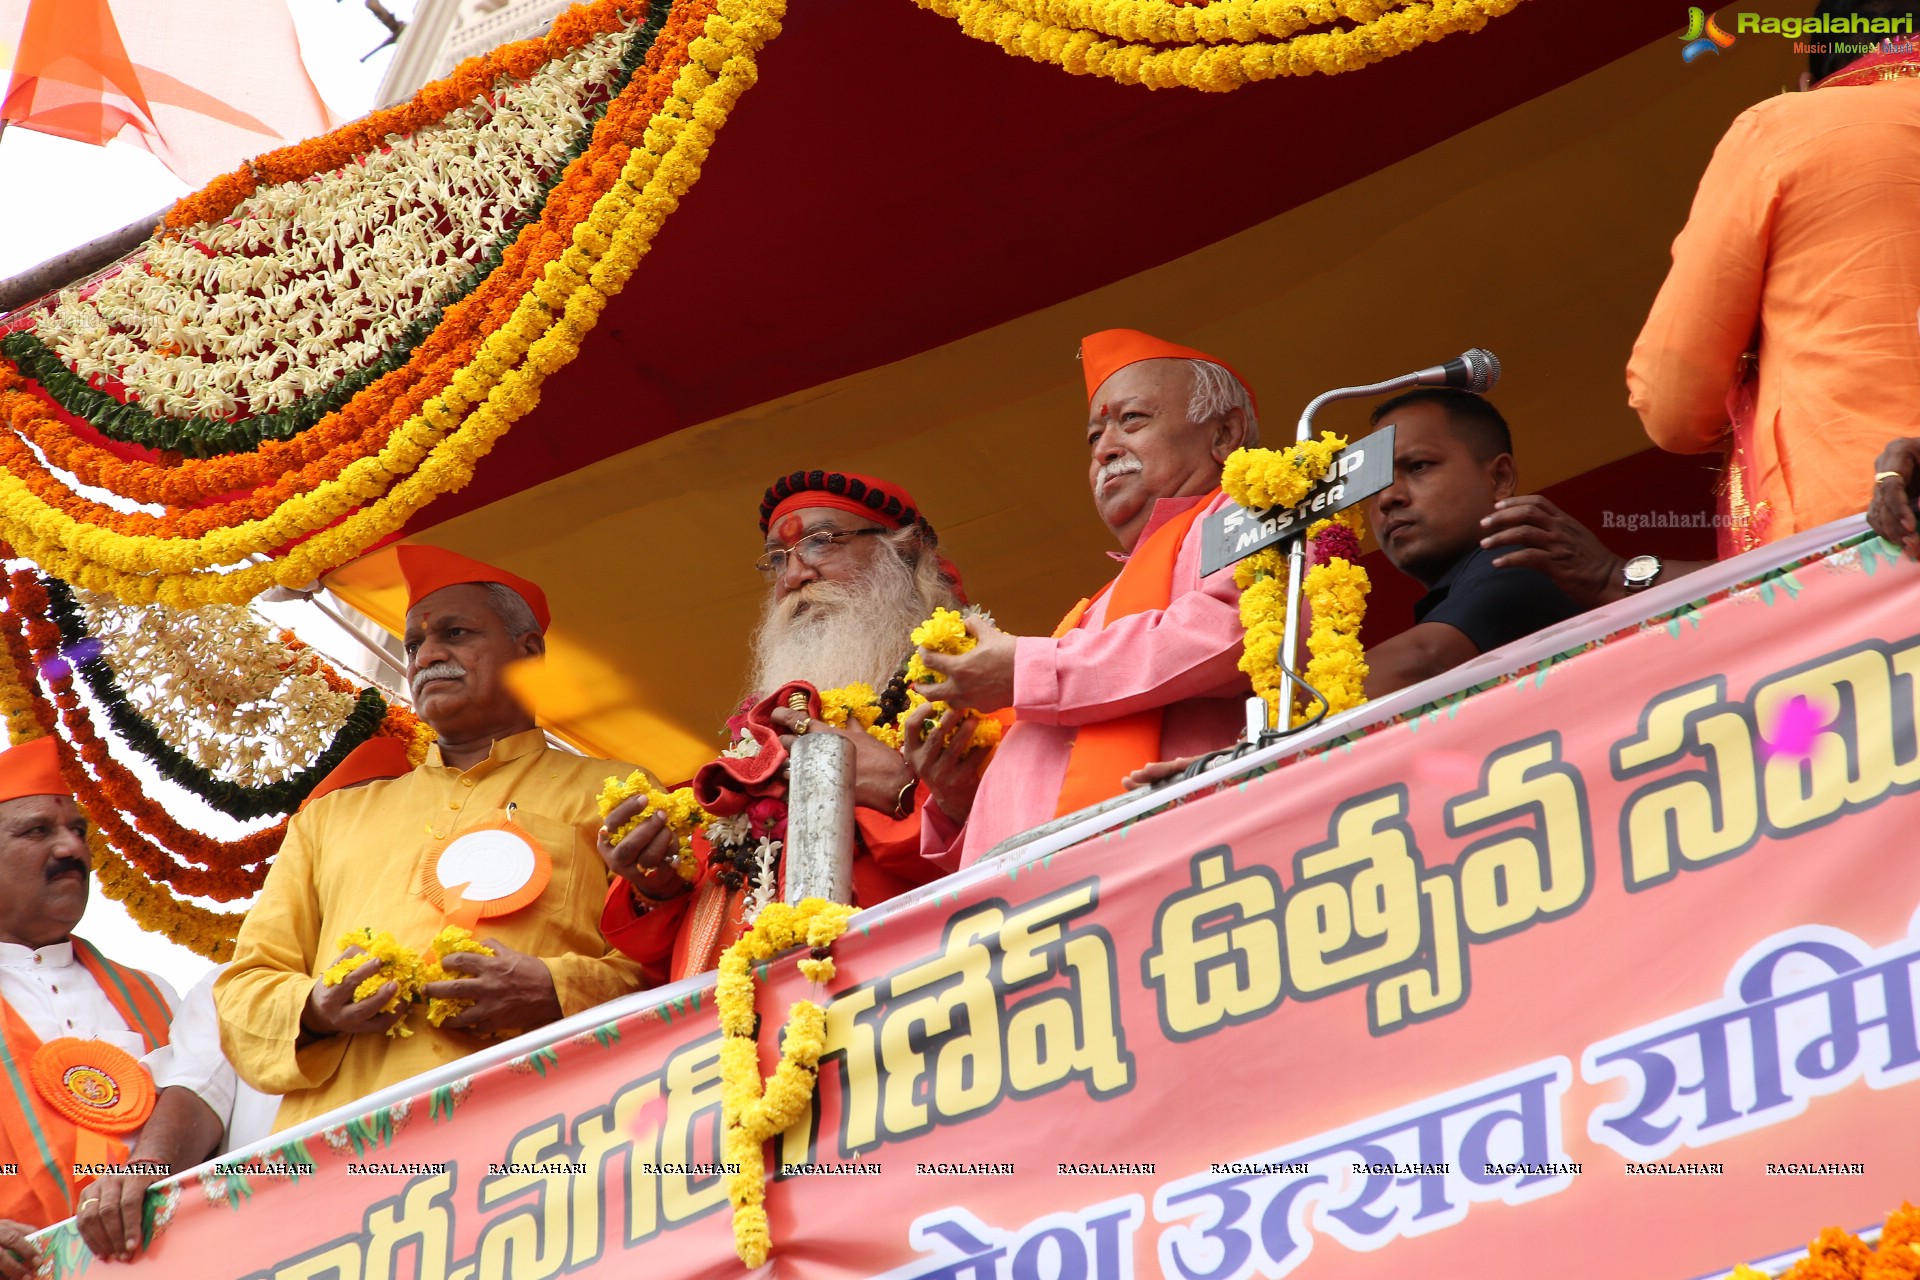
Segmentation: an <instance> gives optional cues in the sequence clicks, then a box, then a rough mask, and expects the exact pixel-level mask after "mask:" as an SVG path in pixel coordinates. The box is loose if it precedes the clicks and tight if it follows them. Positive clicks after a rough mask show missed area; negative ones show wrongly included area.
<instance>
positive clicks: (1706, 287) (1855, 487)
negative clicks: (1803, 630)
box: [1627, 3, 1920, 551]
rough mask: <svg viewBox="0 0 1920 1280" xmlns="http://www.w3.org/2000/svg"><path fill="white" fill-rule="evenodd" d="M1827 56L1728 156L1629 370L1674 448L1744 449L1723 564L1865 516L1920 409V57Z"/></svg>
mask: <svg viewBox="0 0 1920 1280" xmlns="http://www.w3.org/2000/svg"><path fill="white" fill-rule="evenodd" d="M1898 8H1900V9H1902V10H1906V11H1910V10H1911V9H1912V8H1913V6H1911V5H1907V6H1899V7H1898ZM1824 9H1825V11H1828V12H1832V13H1835V14H1840V15H1843V16H1844V15H1846V14H1849V13H1850V12H1851V11H1853V10H1854V9H1860V10H1861V11H1862V12H1863V13H1865V12H1867V8H1866V6H1865V5H1863V4H1858V3H1829V4H1827V5H1825V6H1824ZM1872 12H1873V13H1874V14H1879V15H1884V14H1885V13H1887V12H1889V10H1888V9H1887V8H1886V7H1885V6H1884V5H1883V6H1881V7H1879V8H1875V9H1873V10H1872ZM1835 43H1840V42H1835ZM1815 59H1816V62H1817V63H1823V64H1824V63H1825V60H1828V59H1832V60H1834V61H1838V62H1840V63H1841V64H1842V65H1841V66H1839V68H1838V69H1832V67H1831V66H1830V65H1816V67H1815V69H1814V74H1817V75H1820V76H1821V77H1822V78H1821V79H1820V80H1819V83H1818V84H1817V85H1816V86H1815V87H1814V88H1813V90H1812V91H1811V92H1807V93H1788V94H1779V95H1776V96H1774V97H1771V98H1768V99H1767V100H1766V101H1764V102H1762V103H1760V104H1759V105H1757V106H1754V107H1751V108H1749V109H1748V110H1747V111H1746V112H1745V113H1744V114H1742V115H1741V116H1740V117H1739V119H1737V120H1735V121H1734V122H1733V126H1732V127H1731V128H1730V129H1728V130H1727V134H1726V136H1725V137H1724V138H1722V139H1721V140H1720V145H1719V147H1718V148H1716V149H1715V151H1714V154H1713V159H1712V161H1711V162H1710V163H1709V164H1708V165H1707V170H1706V172H1705V173H1704V174H1703V175H1702V176H1701V178H1700V188H1699V191H1698V193H1697V194H1696V195H1695V196H1694V201H1693V211H1692V213H1691V214H1690V215H1689V217H1688V219H1687V225H1686V227H1685V229H1684V230H1682V231H1681V232H1680V236H1679V238H1678V239H1677V240H1675V241H1674V244H1673V269H1672V270H1671V272H1670V273H1669V274H1668V276H1667V280H1666V283H1665V284H1664V285H1662V286H1661V289H1660V294H1659V297H1658V298H1656V299H1655V300H1654V304H1653V310H1652V313H1651V314H1650V315H1648V317H1647V323H1646V327H1645V328H1644V329H1642V330H1641V333H1640V338H1639V341H1638V342H1636V343H1635V344H1634V348H1633V358H1632V360H1631V362H1630V363H1629V364H1628V365H1627V387H1628V390H1629V393H1630V395H1629V402H1630V403H1631V404H1632V406H1633V408H1634V409H1635V410H1637V411H1638V412H1639V414H1640V420H1641V422H1642V423H1643V424H1645V426H1646V429H1647V434H1648V435H1649V436H1651V437H1652V438H1653V441H1654V443H1655V444H1658V445H1659V446H1660V447H1661V448H1663V449H1668V450H1671V451H1673V452H1675V453H1707V452H1711V451H1714V450H1717V449H1728V448H1730V449H1731V451H1732V464H1733V471H1732V473H1731V474H1730V476H1729V482H1730V485H1731V486H1732V492H1731V493H1730V499H1731V502H1732V509H1731V510H1730V512H1729V513H1728V514H1730V516H1731V517H1732V519H1733V521H1735V522H1736V527H1735V528H1734V529H1733V530H1732V532H1733V533H1734V534H1736V535H1741V534H1744V535H1745V536H1743V537H1740V536H1736V537H1735V538H1734V539H1732V540H1731V541H1728V540H1723V543H1722V546H1723V550H1724V551H1738V550H1745V549H1747V548H1749V547H1751V546H1756V545H1759V544H1760V543H1762V542H1769V541H1773V540H1775V539H1778V538H1784V537H1787V536H1788V535H1790V534H1793V533H1797V532H1799V531H1800V530H1802V529H1810V528H1813V527H1814V526H1816V525H1821V524H1825V523H1826V522H1827V521H1829V520H1836V519H1839V518H1840V517H1842V516H1849V515H1855V514H1857V513H1859V512H1861V511H1864V510H1865V509H1866V507H1867V500H1868V496H1869V489H1870V488H1871V486H1872V483H1873V480H1872V476H1873V467H1872V466H1871V465H1869V464H1870V463H1871V460H1872V459H1873V457H1874V455H1875V453H1876V452H1877V451H1878V450H1879V449H1880V447H1881V446H1882V445H1884V444H1885V443H1886V442H1887V440H1888V439H1889V438H1890V437H1893V436H1898V435H1904V434H1906V433H1907V432H1909V431H1911V430H1912V429H1913V423H1914V417H1913V414H1914V406H1915V405H1916V404H1920V324H1916V318H1920V78H1916V77H1920V56H1917V55H1915V54H1913V53H1896V52H1885V53H1875V54H1870V55H1867V56H1865V57H1863V58H1859V59H1857V60H1854V61H1851V62H1848V61H1847V60H1846V56H1845V55H1840V54H1837V53H1835V54H1826V55H1822V54H1816V55H1815ZM1745 353H1753V354H1754V355H1755V356H1756V357H1757V366H1756V367H1757V371H1758V373H1757V379H1755V380H1754V381H1752V382H1750V383H1743V384H1741V385H1736V383H1739V382H1740V379H1739V374H1740V371H1741V368H1742V364H1743V355H1744V354H1745ZM1730 419H1731V422H1730Z"/></svg>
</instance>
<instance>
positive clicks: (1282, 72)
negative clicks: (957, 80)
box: [915, 0, 1520, 93]
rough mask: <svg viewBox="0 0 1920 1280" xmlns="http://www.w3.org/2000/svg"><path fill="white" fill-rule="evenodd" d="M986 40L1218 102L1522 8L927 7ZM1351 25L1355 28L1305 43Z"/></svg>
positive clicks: (1107, 1) (1247, 1)
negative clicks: (1219, 97) (1221, 95)
mask: <svg viewBox="0 0 1920 1280" xmlns="http://www.w3.org/2000/svg"><path fill="white" fill-rule="evenodd" d="M915 3H916V4H918V5H919V6H920V7H921V8H923V9H930V10H932V11H933V12H935V13H937V14H940V15H941V16H943V17H947V18H952V19H953V20H954V21H956V22H958V23H959V24H960V29H961V30H962V31H964V32H966V33H967V34H968V35H970V36H972V37H973V38H974V39H976V40H985V41H987V42H988V43H990V44H997V45H999V46H1000V47H1001V48H1002V49H1004V50H1005V51H1006V52H1008V53H1010V54H1015V55H1017V56H1019V57H1023V58H1028V59H1031V60H1032V61H1034V62H1050V63H1053V64H1054V65H1056V66H1058V67H1061V68H1063V69H1064V70H1066V71H1068V72H1070V73H1072V74H1074V75H1096V76H1104V77H1106V78H1107V79H1109V80H1116V81H1118V82H1120V83H1121V84H1140V85H1145V86H1146V87H1147V88H1149V89H1167V88H1172V87H1175V86H1181V87H1184V88H1188V89H1200V90H1205V91H1208V92H1214V93H1218V92H1224V91H1226V90H1230V89H1238V88H1239V87H1240V86H1241V85H1243V84H1252V83H1254V82H1256V81H1261V80H1271V79H1274V78H1276V77H1280V76H1303V75H1313V74H1316V73H1317V74H1321V75H1337V74H1339V73H1340V72H1342V71H1355V70H1358V69H1359V68H1361V67H1365V66H1371V65H1372V64H1373V63H1376V62H1379V61H1381V60H1383V59H1385V58H1391V57H1393V56H1394V55H1396V54H1400V53H1405V52H1406V51H1407V50H1409V49H1413V48H1416V47H1418V46H1419V45H1422V44H1425V43H1428V42H1429V41H1434V40H1439V39H1441V38H1443V37H1445V36H1449V35H1452V34H1455V33H1456V32H1461V31H1478V30H1480V29H1481V28H1482V27H1484V26H1486V25H1487V22H1488V21H1489V20H1490V19H1493V18H1497V17H1500V16H1502V15H1504V14H1507V13H1510V12H1512V10H1513V9H1514V7H1515V6H1516V5H1518V4H1519V3H1520V0H1419V2H1416V3H1408V4H1404V5H1402V4H1398V3H1394V2H1393V0H1384V2H1373V0H1323V2H1315V0H1300V2H1296V3H1291V4H1286V3H1276V2H1275V0H1213V2H1212V3H1209V4H1195V5H1176V4H1171V3H1166V2H1164V0H915ZM1339 19H1346V20H1348V21H1351V22H1352V23H1353V24H1354V25H1353V26H1352V27H1335V28H1334V29H1333V30H1331V31H1325V32H1305V33H1304V34H1301V32H1302V29H1303V28H1305V27H1308V26H1321V25H1326V24H1329V23H1333V22H1335V21H1337V20H1339Z"/></svg>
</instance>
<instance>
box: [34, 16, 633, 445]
mask: <svg viewBox="0 0 1920 1280" xmlns="http://www.w3.org/2000/svg"><path fill="white" fill-rule="evenodd" d="M631 38H632V33H631V32H626V31H621V32H612V33H608V34H605V35H601V36H598V37H595V38H594V39H593V40H591V41H589V42H587V43H586V44H585V45H583V46H581V47H580V48H579V49H577V50H575V51H574V52H573V53H571V54H568V55H566V56H565V57H561V58H556V59H554V60H553V61H551V62H549V63H547V64H546V65H545V66H543V67H542V68H541V69H540V70H539V71H538V72H537V73H536V74H535V75H534V76H533V77H532V79H530V80H528V81H527V82H525V83H521V82H518V81H514V80H510V79H508V80H503V81H502V82H501V88H500V90H499V92H498V97H497V100H496V101H495V102H494V103H492V104H489V103H485V102H480V103H475V104H473V105H471V106H467V107H462V108H460V109H457V110H455V111H452V112H449V113H448V114H447V115H446V116H445V117H444V118H443V119H442V120H441V121H440V122H439V123H437V124H434V125H430V126H428V127H426V128H424V129H421V130H420V131H418V132H417V133H415V134H413V135H411V136H410V137H401V136H398V135H394V136H391V137H389V138H388V140H387V141H388V146H387V149H386V150H384V151H380V152H376V153H374V154H372V155H368V156H365V157H363V158H362V159H361V160H360V161H359V162H358V163H356V164H354V165H352V166H350V167H348V168H346V169H343V170H339V171H336V172H333V173H329V174H326V175H323V176H320V177H316V178H312V179H308V180H306V181H303V182H285V183H279V184H277V185H274V186H269V187H263V188H261V189H260V190H259V191H257V192H255V193H254V194H253V195H252V196H251V197H249V198H248V199H246V200H245V201H242V202H241V204H240V205H239V206H238V207H237V208H236V209H235V210H234V212H233V215H232V216H231V217H230V218H228V219H227V220H225V221H223V222H221V223H218V224H215V225H209V226H202V227H199V228H196V229H195V230H194V231H192V232H190V233H188V234H186V235H183V236H180V237H178V238H168V239H164V240H158V241H155V242H152V243H150V244H148V245H147V246H146V248H145V250H144V251H143V252H142V253H141V254H139V255H136V256H135V257H134V258H133V259H132V260H130V261H128V262H127V263H125V264H124V265H123V267H122V269H121V270H120V271H119V272H118V273H117V274H116V275H114V276H112V277H110V278H109V279H107V280H105V281H104V282H102V283H101V284H99V285H98V287H97V288H96V289H95V290H94V291H93V292H92V293H91V294H88V295H87V296H85V297H82V296H81V293H80V291H79V290H78V289H69V290H67V291H65V292H63V293H62V294H61V295H60V296H59V299H58V301H57V302H56V304H55V305H54V307H53V309H52V311H51V312H50V313H49V314H48V315H46V316H45V317H43V318H42V319H41V320H39V321H38V323H36V325H35V327H34V332H35V333H36V334H37V335H38V336H39V338H40V339H41V340H42V341H43V342H45V343H46V344H47V345H48V346H50V347H51V348H52V349H53V350H54V351H55V352H57V353H58V354H59V356H60V358H61V359H62V360H63V361H65V362H66V363H67V365H68V366H69V367H71V368H72V369H73V370H74V371H75V372H76V373H78V374H80V375H81V376H83V377H86V378H89V379H94V378H100V377H106V378H113V379H117V380H118V381H119V382H121V383H122V384H123V385H124V386H125V387H126V388H127V391H128V393H129V397H128V398H130V399H138V400H139V401H140V402H141V403H142V404H144V405H145V406H146V407H147V408H148V409H149V410H151V411H153V412H156V413H164V414H170V415H173V416H176V417H191V416H194V415H205V416H211V417H222V418H224V417H231V416H233V415H235V414H243V413H244V414H254V413H267V412H273V411H276V410H280V409H284V408H286V407H287V406H289V405H290V404H292V403H293V402H295V401H296V400H298V399H299V398H301V397H303V396H307V395H312V394H315V393H317V392H320V391H323V390H325V389H326V388H327V387H329V386H331V385H332V384H333V383H335V382H337V381H338V380H339V379H340V378H341V377H342V376H344V375H346V374H348V373H350V372H353V371H354V370H356V369H361V368H364V367H366V366H367V365H370V364H372V363H373V362H374V361H375V360H377V359H379V358H380V356H381V355H382V354H383V353H385V352H386V350H387V349H388V348H389V347H390V346H392V345H393V343H394V342H395V341H396V340H397V339H398V338H399V336H400V334H401V332H402V331H403V330H404V329H405V328H406V326H407V325H409V324H411V323H412V322H414V321H415V320H419V319H421V318H423V317H424V316H426V315H427V314H428V313H429V312H430V311H431V310H432V308H433V307H434V306H435V305H437V304H438V303H439V302H440V301H441V299H443V298H444V296H445V295H446V293H447V292H448V290H450V289H451V288H452V287H453V286H454V285H456V284H457V283H458V282H459V281H460V280H461V278H462V277H464V276H465V275H466V274H467V273H468V272H469V271H470V270H472V268H473V266H474V264H475V262H477V261H478V260H479V258H480V257H481V256H482V254H483V253H484V252H485V251H486V249H487V248H488V247H489V246H490V245H491V244H493V242H494V241H495V240H497V239H498V238H499V237H500V235H501V234H502V232H503V230H504V229H505V228H506V227H507V226H509V225H510V224H511V223H512V222H513V221H514V220H515V219H516V218H518V217H520V216H521V215H522V214H524V213H525V212H527V211H528V210H529V209H531V208H532V207H533V205H534V203H535V201H537V200H538V199H539V198H540V196H541V195H542V193H543V192H544V191H545V190H546V187H547V184H548V183H549V182H550V181H551V179H552V178H553V176H554V173H555V172H556V170H557V169H558V167H559V164H560V160H561V157H562V155H563V154H564V153H565V151H566V149H567V148H568V147H569V146H570V145H571V144H572V143H573V142H574V140H575V139H576V138H577V137H578V136H579V134H580V132H581V131H582V130H583V129H585V128H586V124H587V115H586V111H587V107H588V106H589V105H590V104H591V103H594V102H597V101H601V100H604V99H605V98H606V97H607V96H608V94H609V92H610V89H611V83H612V80H613V77H614V74H615V72H616V71H617V69H618V67H619V63H620V58H621V55H622V53H623V52H624V50H625V48H626V43H627V41H628V40H630V39H631ZM109 317H111V319H109Z"/></svg>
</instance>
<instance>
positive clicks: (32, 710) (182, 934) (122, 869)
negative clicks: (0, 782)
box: [0, 616, 243, 963]
mask: <svg viewBox="0 0 1920 1280" xmlns="http://www.w3.org/2000/svg"><path fill="white" fill-rule="evenodd" d="M15 621H16V619H15V618H14V617H12V616H9V617H8V618H7V620H6V625H5V626H4V627H0V637H3V638H4V639H5V641H6V643H7V648H8V652H9V655H10V658H11V660H0V714H3V715H5V716H6V720H7V739H8V741H9V743H10V744H11V745H13V746H16V747H17V746H20V745H21V744H22V743H26V742H32V741H34V740H36V739H38V738H43V737H45V736H47V734H48V732H49V730H48V728H47V726H46V724H45V723H44V722H43V720H42V716H41V712H42V710H43V708H44V704H43V703H42V702H41V701H40V700H39V699H38V698H37V697H36V696H35V695H34V693H33V692H32V690H31V677H30V676H28V675H26V674H24V671H25V670H27V668H23V666H22V664H21V663H20V661H19V658H20V655H21V652H22V646H21V642H20V639H19V636H18V635H17V634H16V632H15V630H14V623H15ZM80 810H81V813H82V815H83V816H88V819H89V827H90V828H91V829H90V830H89V831H88V833H87V847H88V849H89V850H90V851H91V852H92V855H93V859H92V860H93V874H94V878H95V879H97V880H98V881H99V882H100V891H101V892H102V893H103V894H105V895H106V896H107V897H108V898H110V899H112V900H113V901H115V902H118V903H120V904H121V905H122V906H123V907H125V908H126V911H127V914H128V915H129V916H130V917H132V919H133V921H134V923H135V924H138V925H139V926H140V927H141V928H143V929H146V930H149V931H150V932H153V933H158V934H161V935H163V936H165V937H168V938H171V939H173V940H174V941H175V942H177V943H179V944H180V945H181V946H183V947H186V948H187V949H188V950H190V951H192V952H194V953H195V954H196V955H201V956H205V957H206V958H207V959H209V960H212V961H214V962H216V963H223V962H225V961H227V960H230V959H232V958H233V939H234V935H235V934H237V933H238V932H239V931H240V921H241V919H242V918H243V916H241V915H227V914H224V913H222V912H218V911H210V910H208V909H207V908H205V907H202V906H200V905H198V904H197V903H193V902H186V901H182V900H180V899H178V898H175V897H174V896H173V895H172V894H171V893H169V892H168V891H167V890H166V889H165V888H163V887H161V886H158V885H156V884H154V883H153V881H151V880H149V879H148V878H147V877H146V876H144V875H142V874H141V873H140V872H139V871H137V870H135V869H134V868H133V867H131V866H129V865H128V864H127V862H126V860H125V859H124V858H122V857H121V856H120V855H119V853H117V852H116V851H115V850H114V848H113V846H112V845H110V844H108V843H107V838H106V836H105V834H104V833H103V832H102V831H101V829H100V827H99V825H98V824H97V823H94V822H93V821H92V819H91V812H92V811H91V810H90V809H89V808H88V806H87V804H86V803H85V801H84V800H82V801H80Z"/></svg>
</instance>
